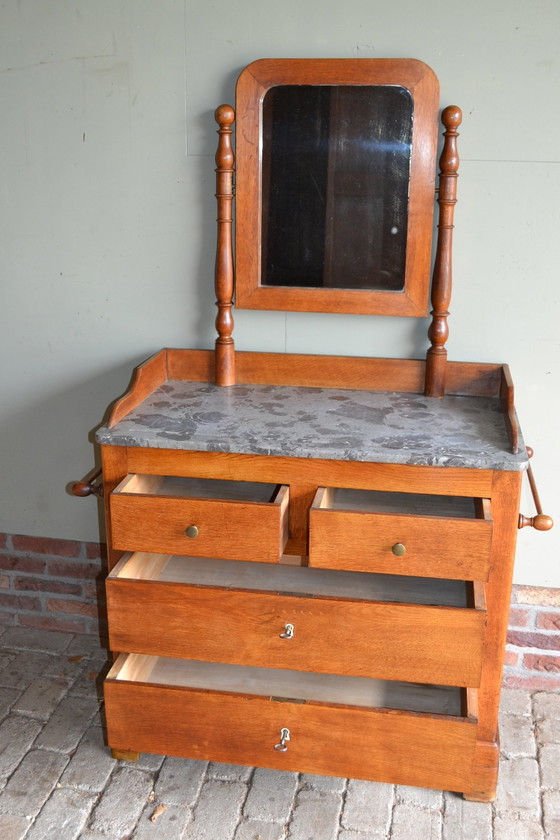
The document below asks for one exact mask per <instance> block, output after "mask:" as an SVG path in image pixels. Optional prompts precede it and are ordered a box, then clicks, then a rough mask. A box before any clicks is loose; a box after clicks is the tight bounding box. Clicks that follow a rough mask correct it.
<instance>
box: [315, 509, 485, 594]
mask: <svg viewBox="0 0 560 840" xmlns="http://www.w3.org/2000/svg"><path fill="white" fill-rule="evenodd" d="M491 544H492V522H491V521H488V520H485V519H452V518H444V517H435V516H434V517H431V516H426V517H422V516H413V515H410V514H403V515H398V514H378V513H363V512H361V511H355V512H354V511H344V510H329V509H323V508H317V507H312V508H311V511H310V514H309V565H310V566H316V567H322V568H327V569H347V570H350V571H355V572H382V573H387V574H393V575H412V576H419V577H440V578H449V579H454V580H481V581H485V580H488V574H489V569H490V554H491ZM401 546H404V553H403V554H400V555H399V554H396V553H395V552H398V551H402V548H401Z"/></svg>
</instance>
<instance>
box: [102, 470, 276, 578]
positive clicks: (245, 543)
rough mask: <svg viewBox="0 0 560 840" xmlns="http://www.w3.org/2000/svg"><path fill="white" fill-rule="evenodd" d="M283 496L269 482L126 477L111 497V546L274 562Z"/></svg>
mask: <svg viewBox="0 0 560 840" xmlns="http://www.w3.org/2000/svg"><path fill="white" fill-rule="evenodd" d="M288 498H289V491H288V488H287V487H285V486H280V487H279V486H277V485H274V484H261V483H253V482H243V481H219V480H212V479H209V480H204V479H191V478H177V477H172V476H154V475H129V476H127V478H125V479H124V480H123V481H122V482H121V483H120V484H119V485H118V487H116V488H115V490H114V491H113V492H112V493H111V498H110V510H111V530H112V544H113V548H116V549H120V550H125V551H126V550H143V551H155V552H164V553H167V554H175V553H179V554H193V555H196V556H197V557H216V556H219V557H228V558H230V559H232V560H256V561H260V562H263V563H275V562H277V561H278V559H279V557H280V555H281V554H282V552H283V550H284V546H285V545H286V540H287V538H288Z"/></svg>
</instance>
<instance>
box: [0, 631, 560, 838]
mask: <svg viewBox="0 0 560 840" xmlns="http://www.w3.org/2000/svg"><path fill="white" fill-rule="evenodd" d="M105 662H106V652H105V651H103V650H102V649H101V648H100V647H99V645H98V643H97V640H96V639H95V638H93V637H90V636H75V635H72V634H70V633H68V634H67V633H59V632H47V631H39V630H33V629H23V628H6V629H4V630H3V631H0V838H2V840H23V838H25V840H46V838H52V840H107V839H108V838H111V840H124V839H125V838H127V840H388V839H389V840H544V838H546V840H560V696H559V695H558V694H556V695H555V694H549V693H545V692H535V693H533V694H530V693H528V692H525V691H517V690H505V691H504V695H503V704H502V705H503V714H502V728H501V738H502V752H503V754H502V764H501V771H500V785H499V792H498V797H497V800H496V802H495V803H494V804H493V805H490V804H483V803H474V802H465V801H464V800H463V799H462V798H461V797H460V796H458V795H456V794H450V793H441V792H440V791H433V790H422V789H420V788H409V787H402V786H392V785H384V784H378V783H375V782H363V781H356V780H347V779H335V778H327V777H323V776H310V775H306V774H301V775H298V774H296V773H282V772H279V771H272V770H261V769H253V768H247V767H237V766H234V765H228V764H217V763H208V762H205V761H194V760H189V759H178V758H165V757H164V756H155V755H142V756H141V757H140V761H139V762H138V763H136V764H129V763H127V762H121V761H114V760H113V759H112V757H111V755H110V753H109V751H108V749H107V748H106V747H105V745H104V743H103V729H102V721H103V718H102V715H101V714H100V706H101V679H100V677H99V674H103V673H104V669H105V667H106V666H105Z"/></svg>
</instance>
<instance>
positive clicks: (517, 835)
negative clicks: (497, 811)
mask: <svg viewBox="0 0 560 840" xmlns="http://www.w3.org/2000/svg"><path fill="white" fill-rule="evenodd" d="M553 837H554V835H550V837H547V838H545V836H544V832H543V829H542V826H541V824H540V823H538V822H534V821H532V820H516V819H515V817H508V816H503V815H498V816H497V817H496V821H495V823H494V840H553Z"/></svg>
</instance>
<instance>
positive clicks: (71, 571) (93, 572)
mask: <svg viewBox="0 0 560 840" xmlns="http://www.w3.org/2000/svg"><path fill="white" fill-rule="evenodd" d="M100 571H101V570H100V568H99V564H98V563H68V562H64V561H63V560H50V561H49V564H48V573H49V575H54V576H55V577H64V578H82V579H83V578H89V579H91V578H95V577H97V575H98V574H100Z"/></svg>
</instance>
